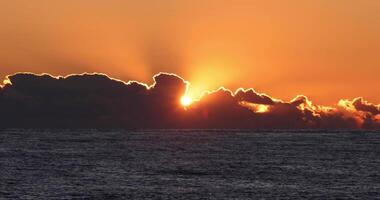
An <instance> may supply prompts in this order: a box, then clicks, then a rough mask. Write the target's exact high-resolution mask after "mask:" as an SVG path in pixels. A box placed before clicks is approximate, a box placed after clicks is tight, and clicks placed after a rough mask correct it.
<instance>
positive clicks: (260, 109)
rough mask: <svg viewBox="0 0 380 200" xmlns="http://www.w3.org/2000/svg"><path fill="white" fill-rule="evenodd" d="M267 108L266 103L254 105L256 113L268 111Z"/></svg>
mask: <svg viewBox="0 0 380 200" xmlns="http://www.w3.org/2000/svg"><path fill="white" fill-rule="evenodd" d="M268 110H269V106H267V105H262V104H259V105H258V106H257V107H256V112H257V113H265V112H268Z"/></svg>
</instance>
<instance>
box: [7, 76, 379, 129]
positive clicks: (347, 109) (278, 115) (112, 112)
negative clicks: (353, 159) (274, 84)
mask: <svg viewBox="0 0 380 200" xmlns="http://www.w3.org/2000/svg"><path fill="white" fill-rule="evenodd" d="M153 79H154V84H153V85H151V86H148V85H146V84H143V83H139V82H136V81H130V82H128V83H125V82H122V81H120V80H116V79H112V78H110V77H108V76H106V75H104V74H97V73H94V74H78V75H70V76H66V77H53V76H51V75H48V74H42V75H36V74H31V73H18V74H14V75H10V76H8V77H7V80H6V81H4V83H5V84H4V85H3V86H2V87H1V88H0V127H7V128H20V127H28V128H149V129H151V128H249V129H380V106H379V105H375V104H372V103H369V102H367V101H365V100H364V99H363V98H355V99H353V100H341V101H339V103H338V104H337V105H336V106H334V107H326V106H320V105H314V104H313V103H312V102H311V101H310V100H309V99H308V98H307V97H306V96H302V95H299V96H297V97H295V98H294V99H293V100H291V101H290V102H284V101H281V100H278V99H274V98H272V97H270V96H269V95H266V94H260V93H258V92H256V91H254V90H253V89H247V90H244V89H239V90H237V91H236V92H232V91H230V90H228V89H224V88H220V89H218V90H215V91H211V92H209V93H206V94H205V95H203V96H202V98H201V99H199V100H198V101H195V102H193V103H192V104H191V105H190V106H188V107H186V108H184V107H183V106H182V105H181V104H180V98H181V96H182V95H183V94H185V92H186V89H187V87H188V84H189V83H188V82H186V81H185V80H183V79H182V78H181V77H179V76H177V75H174V74H168V73H160V74H157V75H155V76H154V77H153Z"/></svg>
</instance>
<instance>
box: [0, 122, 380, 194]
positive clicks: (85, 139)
mask: <svg viewBox="0 0 380 200" xmlns="http://www.w3.org/2000/svg"><path fill="white" fill-rule="evenodd" d="M336 198H340V199H376V198H380V132H364V131H363V132H348V131H339V132H331V131H307V130H305V131H276V132H271V131H250V130H137V131H130V130H96V129H94V130H51V129H46V130H44V129H41V130H35V129H8V130H0V199H336Z"/></svg>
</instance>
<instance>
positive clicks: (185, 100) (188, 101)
mask: <svg viewBox="0 0 380 200" xmlns="http://www.w3.org/2000/svg"><path fill="white" fill-rule="evenodd" d="M192 102H193V101H192V100H191V98H190V97H188V96H186V95H185V96H183V97H182V98H181V104H182V105H183V106H189V105H190V104H191V103H192Z"/></svg>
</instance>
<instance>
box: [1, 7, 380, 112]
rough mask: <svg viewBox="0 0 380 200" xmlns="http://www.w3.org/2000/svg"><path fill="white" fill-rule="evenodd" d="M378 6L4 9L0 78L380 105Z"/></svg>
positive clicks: (322, 102) (2, 15) (320, 102)
mask: <svg viewBox="0 0 380 200" xmlns="http://www.w3.org/2000/svg"><path fill="white" fill-rule="evenodd" d="M379 10H380V1H375V0H308V1H305V0H277V1H273V0H266V1H255V0H107V1H105V0H54V1H51V0H12V1H6V0H0V13H1V17H0V77H5V76H6V75H8V74H13V73H16V72H24V71H27V72H33V73H50V74H53V75H67V74H71V73H82V72H101V73H105V74H108V75H109V76H111V77H114V78H118V79H122V80H125V81H128V80H138V81H141V82H145V83H150V84H151V83H152V76H153V75H154V74H157V73H158V72H170V73H175V74H178V75H180V76H181V77H183V78H184V79H185V80H188V81H189V82H190V83H191V84H190V87H189V91H188V93H189V94H188V95H189V96H191V97H192V98H195V97H197V96H199V95H200V94H201V93H202V92H204V91H207V90H213V89H217V88H218V87H220V86H225V87H227V88H230V89H237V88H239V87H244V88H251V87H252V88H254V89H255V90H256V91H259V92H263V93H266V94H268V95H271V96H275V97H277V98H281V99H284V100H287V101H289V100H291V99H293V98H294V97H295V96H297V95H300V94H302V95H306V96H308V97H309V98H310V99H311V100H313V102H316V103H319V104H326V105H331V104H336V103H337V102H338V101H339V100H340V99H342V98H343V99H353V98H355V97H358V96H362V97H363V98H365V99H366V100H369V101H370V102H374V103H380V96H379V93H378V91H379V90H378V88H379V87H380V79H379V77H378V76H379V73H380V56H379V52H380V37H379V36H380V12H378V11H379Z"/></svg>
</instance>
